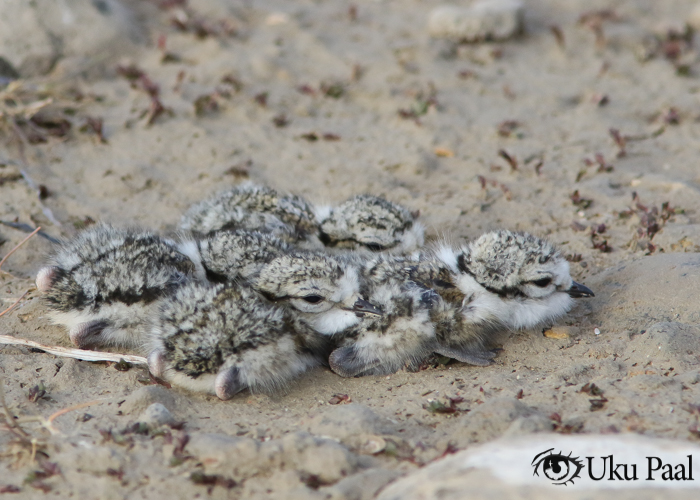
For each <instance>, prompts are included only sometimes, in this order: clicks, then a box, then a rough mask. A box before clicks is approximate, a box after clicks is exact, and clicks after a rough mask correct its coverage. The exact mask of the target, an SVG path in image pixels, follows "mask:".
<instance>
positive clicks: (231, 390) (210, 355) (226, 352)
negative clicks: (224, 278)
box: [148, 283, 328, 399]
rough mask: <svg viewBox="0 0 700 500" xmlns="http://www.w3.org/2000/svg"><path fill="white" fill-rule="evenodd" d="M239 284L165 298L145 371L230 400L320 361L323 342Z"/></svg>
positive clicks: (198, 287)
mask: <svg viewBox="0 0 700 500" xmlns="http://www.w3.org/2000/svg"><path fill="white" fill-rule="evenodd" d="M300 326H302V325H298V324H294V321H293V319H291V318H289V314H288V312H287V311H285V309H283V308H280V307H276V306H274V305H272V304H271V303H269V302H268V301H266V300H265V299H263V298H262V297H260V295H259V294H258V293H257V292H255V291H253V290H252V289H250V288H248V287H246V286H244V285H241V284H229V285H202V284H198V283H191V284H188V285H185V286H183V287H181V288H179V289H178V290H176V291H175V292H174V293H173V294H172V295H171V296H169V297H167V298H164V299H163V300H162V301H161V302H160V303H159V307H158V311H157V313H156V315H155V316H154V318H153V322H152V326H151V331H150V334H149V346H148V351H149V353H150V354H149V356H148V364H149V369H150V370H151V372H152V373H153V374H154V375H156V376H157V377H160V378H163V379H164V380H167V381H169V382H171V383H173V384H175V385H178V386H181V387H184V388H186V389H189V390H192V391H197V392H206V393H210V394H216V395H217V396H218V397H219V398H221V399H229V398H231V397H232V396H233V395H234V394H236V393H237V392H240V391H242V390H243V389H246V388H248V389H250V390H252V391H272V390H275V389H279V388H281V387H283V386H284V385H285V384H286V383H287V382H288V381H289V380H291V379H292V378H294V377H296V376H297V375H299V374H300V373H302V372H304V371H306V370H307V369H308V368H310V367H312V366H315V365H318V364H320V362H322V361H325V359H323V358H322V357H320V356H319V353H321V356H322V355H324V354H325V355H327V352H328V351H327V349H325V348H324V345H326V344H327V342H328V341H327V339H325V338H324V337H323V336H321V335H319V334H318V333H316V332H314V331H313V330H311V329H309V328H308V327H307V328H305V329H304V328H300Z"/></svg>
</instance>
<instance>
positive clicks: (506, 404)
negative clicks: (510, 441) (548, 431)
mask: <svg viewBox="0 0 700 500" xmlns="http://www.w3.org/2000/svg"><path fill="white" fill-rule="evenodd" d="M536 416H537V411H536V410H535V409H534V408H531V407H529V406H527V405H525V404H523V403H522V402H520V401H519V400H517V399H515V398H509V397H500V398H494V399H490V400H488V401H486V402H485V403H484V404H482V405H479V406H477V407H475V408H473V409H472V411H470V412H469V413H467V414H466V415H464V416H463V417H460V422H459V423H460V425H459V427H458V430H457V431H455V433H454V434H453V436H452V437H453V438H454V439H455V440H456V441H457V442H458V443H459V444H460V445H463V444H467V443H471V442H476V441H486V440H489V439H493V438H496V437H499V436H501V435H503V434H504V433H505V432H506V430H508V428H509V427H510V426H511V424H512V423H513V422H515V421H516V420H519V419H522V418H530V417H536ZM533 422H534V421H533ZM538 422H539V421H538ZM537 425H542V423H541V422H539V423H538V424H537Z"/></svg>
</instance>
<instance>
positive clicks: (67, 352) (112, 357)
mask: <svg viewBox="0 0 700 500" xmlns="http://www.w3.org/2000/svg"><path fill="white" fill-rule="evenodd" d="M0 344H7V345H23V346H26V347H32V348H34V349H41V350H42V351H45V352H48V353H49V354H53V355H55V356H62V357H64V358H74V359H82V360H84V361H114V362H115V363H118V362H119V361H121V360H122V359H123V360H124V361H126V362H127V363H132V364H134V365H145V364H148V363H147V361H146V358H144V357H143V356H134V355H133V354H118V353H113V352H102V351H86V350H84V349H73V348H71V347H61V346H48V345H44V344H39V343H38V342H33V341H31V340H26V339H20V338H17V337H12V336H11V335H0Z"/></svg>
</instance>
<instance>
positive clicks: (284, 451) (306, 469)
mask: <svg viewBox="0 0 700 500" xmlns="http://www.w3.org/2000/svg"><path fill="white" fill-rule="evenodd" d="M261 453H262V455H263V456H265V457H267V462H268V463H270V464H274V465H275V466H277V467H280V468H290V469H294V470H297V471H299V472H301V473H302V474H305V475H309V476H315V477H317V478H318V480H319V481H320V482H321V483H324V484H332V483H335V482H337V481H339V480H340V479H342V478H343V477H346V476H348V475H350V474H352V473H353V472H355V471H356V470H357V468H358V466H359V461H358V459H357V457H356V456H355V455H354V454H352V453H351V452H350V451H349V450H348V449H347V448H346V447H345V446H343V445H342V444H340V443H338V442H336V441H333V440H331V439H325V438H320V437H317V436H312V435H311V434H307V433H305V432H296V433H293V434H288V435H286V436H284V437H283V438H282V439H278V440H274V441H268V442H267V443H264V444H263V445H262V449H261Z"/></svg>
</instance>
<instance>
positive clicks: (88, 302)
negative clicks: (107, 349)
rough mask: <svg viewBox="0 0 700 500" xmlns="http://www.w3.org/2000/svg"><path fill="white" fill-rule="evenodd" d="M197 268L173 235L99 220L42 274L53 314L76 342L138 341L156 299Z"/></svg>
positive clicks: (65, 247) (55, 255) (59, 253)
mask: <svg viewBox="0 0 700 500" xmlns="http://www.w3.org/2000/svg"><path fill="white" fill-rule="evenodd" d="M194 270H195V267H194V264H193V263H192V262H191V261H190V260H189V259H188V258H187V257H186V256H185V255H183V254H182V253H180V252H179V251H178V250H177V248H176V246H175V244H174V243H173V242H171V241H169V240H165V239H163V238H161V237H159V236H157V235H155V234H153V233H151V232H148V231H141V230H136V229H118V228H114V227H112V226H109V225H98V226H95V227H92V228H89V229H87V230H85V231H83V232H81V233H80V234H79V235H78V236H76V237H75V238H73V239H72V240H70V241H67V242H65V243H62V244H61V245H59V246H58V248H57V249H56V250H55V251H54V253H53V254H52V255H51V256H50V258H49V267H47V268H44V269H43V270H42V271H40V274H41V275H43V277H44V282H43V283H42V286H43V287H46V289H45V290H44V291H45V294H44V300H45V302H46V304H47V305H48V307H49V309H50V311H51V312H50V317H51V318H52V320H53V321H54V322H56V323H58V324H63V325H64V326H66V327H67V328H68V329H69V330H70V331H71V337H72V338H73V340H74V342H75V341H76V339H78V338H80V340H79V341H78V343H79V344H81V345H82V346H83V347H85V346H88V345H101V344H105V345H109V344H118V345H130V346H135V345H138V343H139V339H140V338H141V337H142V335H143V325H144V322H145V319H146V318H147V316H148V314H149V313H150V309H151V306H152V304H153V303H154V302H155V301H157V300H158V299H160V298H161V297H163V296H165V295H167V294H168V293H170V292H171V291H172V290H174V289H175V288H177V287H179V286H181V285H182V284H183V283H185V282H187V281H188V280H190V279H192V277H193V274H194ZM87 324H89V325H92V326H91V327H90V329H89V330H90V331H89V335H87V334H88V331H87V330H86V328H87V327H86V326H85V325H87ZM81 325H82V326H81ZM79 330H80V331H79ZM78 333H79V335H78V337H75V335H76V334H78ZM74 337H75V338H74Z"/></svg>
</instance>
